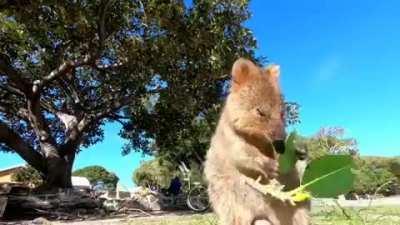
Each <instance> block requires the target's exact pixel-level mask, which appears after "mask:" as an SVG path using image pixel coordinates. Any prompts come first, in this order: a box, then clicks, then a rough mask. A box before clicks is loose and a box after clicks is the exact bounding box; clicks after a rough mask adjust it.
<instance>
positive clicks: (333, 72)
mask: <svg viewBox="0 0 400 225" xmlns="http://www.w3.org/2000/svg"><path fill="white" fill-rule="evenodd" d="M341 67H342V63H341V61H340V59H339V58H338V57H336V56H330V57H326V58H324V59H323V60H322V61H321V62H320V63H319V66H317V69H316V71H315V75H314V77H313V80H312V84H313V85H320V84H322V83H326V82H329V81H332V80H333V79H334V78H335V77H336V76H337V75H338V74H339V70H340V68H341Z"/></svg>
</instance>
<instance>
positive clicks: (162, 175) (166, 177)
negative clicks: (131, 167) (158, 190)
mask: <svg viewBox="0 0 400 225" xmlns="http://www.w3.org/2000/svg"><path fill="white" fill-rule="evenodd" d="M177 175H179V171H178V169H177V167H176V165H175V164H174V163H171V162H168V161H163V160H160V159H159V158H156V159H153V160H149V161H146V162H143V163H142V164H141V165H140V167H139V168H137V169H136V170H135V171H134V172H133V176H132V179H133V182H134V183H135V184H136V185H138V186H143V187H148V186H153V185H154V186H158V187H162V188H165V187H168V185H169V184H170V181H171V179H172V178H174V177H175V176H177Z"/></svg>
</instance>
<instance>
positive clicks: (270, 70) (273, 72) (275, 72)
mask: <svg viewBox="0 0 400 225" xmlns="http://www.w3.org/2000/svg"><path fill="white" fill-rule="evenodd" d="M265 72H266V73H267V74H268V75H269V76H272V77H274V78H278V77H279V75H280V73H281V69H280V66H279V65H276V64H272V65H269V66H267V67H266V68H265Z"/></svg>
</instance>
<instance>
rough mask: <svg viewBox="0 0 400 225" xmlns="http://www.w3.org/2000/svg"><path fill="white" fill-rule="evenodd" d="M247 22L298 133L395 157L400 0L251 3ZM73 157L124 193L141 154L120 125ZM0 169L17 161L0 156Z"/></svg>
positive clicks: (399, 149) (399, 146) (399, 148)
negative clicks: (344, 139)
mask: <svg viewBox="0 0 400 225" xmlns="http://www.w3.org/2000/svg"><path fill="white" fill-rule="evenodd" d="M250 8H251V11H252V14H253V17H252V18H251V19H250V21H248V22H247V23H246V24H247V26H248V27H250V28H251V29H252V30H253V32H254V35H255V37H256V38H257V40H258V44H259V48H258V50H257V54H258V55H263V56H267V57H268V58H269V59H270V60H271V61H272V62H274V63H277V64H280V65H281V70H282V77H281V80H282V81H281V82H282V87H283V90H284V93H285V95H286V98H287V99H288V100H290V101H296V102H298V103H300V104H301V106H302V109H301V120H302V124H301V125H299V126H297V127H296V129H297V130H299V131H300V132H301V133H302V134H304V135H311V134H314V133H315V132H316V131H318V129H319V128H320V127H322V126H342V127H344V128H346V130H347V136H350V137H354V138H356V139H357V140H358V142H359V147H360V152H361V154H362V155H382V156H394V155H400V142H399V137H398V136H399V133H400V132H399V128H400V119H399V115H400V101H399V100H400V86H399V85H400V68H399V62H400V29H399V28H400V14H399V11H398V9H400V1H397V0H385V1H372V0H364V1H347V0H336V1H328V0H325V1H323V0H319V1H294V0H292V1H288V0H279V1H265V0H253V1H252V3H251V6H250ZM105 130H106V133H105V140H104V141H103V143H100V144H97V145H95V146H92V147H91V148H89V149H87V150H85V151H83V152H82V153H80V154H79V155H78V157H77V160H76V163H75V168H81V167H84V166H88V165H94V164H101V165H102V166H104V167H106V168H107V169H108V170H110V171H113V172H115V173H116V174H117V175H118V176H119V177H120V178H121V181H122V184H123V185H124V186H127V187H131V186H133V183H132V181H131V176H132V171H133V170H134V168H136V167H137V166H138V165H139V162H140V161H141V160H144V159H145V158H142V156H141V154H140V153H133V154H130V155H128V156H125V157H123V156H121V154H120V152H121V151H120V150H121V146H122V144H123V142H124V141H123V140H122V139H120V138H119V136H118V130H119V126H118V125H117V124H108V125H106V126H105ZM0 158H1V160H0V168H2V167H7V166H10V165H13V164H18V163H22V160H20V159H19V158H18V156H16V155H12V154H3V153H0Z"/></svg>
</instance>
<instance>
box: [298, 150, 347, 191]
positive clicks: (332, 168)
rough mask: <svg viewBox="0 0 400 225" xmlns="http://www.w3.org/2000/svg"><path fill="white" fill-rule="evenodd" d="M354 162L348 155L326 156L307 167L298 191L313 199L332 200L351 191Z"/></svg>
mask: <svg viewBox="0 0 400 225" xmlns="http://www.w3.org/2000/svg"><path fill="white" fill-rule="evenodd" d="M354 167H355V165H354V161H353V159H352V157H351V156H349V155H326V156H324V157H321V158H319V159H316V160H313V161H311V163H310V164H309V165H308V166H307V168H306V170H305V172H304V176H303V179H302V185H301V186H300V189H305V190H307V191H310V192H311V194H312V196H314V197H322V198H333V197H336V196H338V195H340V194H346V193H348V192H349V191H351V190H352V188H353V185H354V178H355V175H354V173H353V171H352V169H354Z"/></svg>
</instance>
